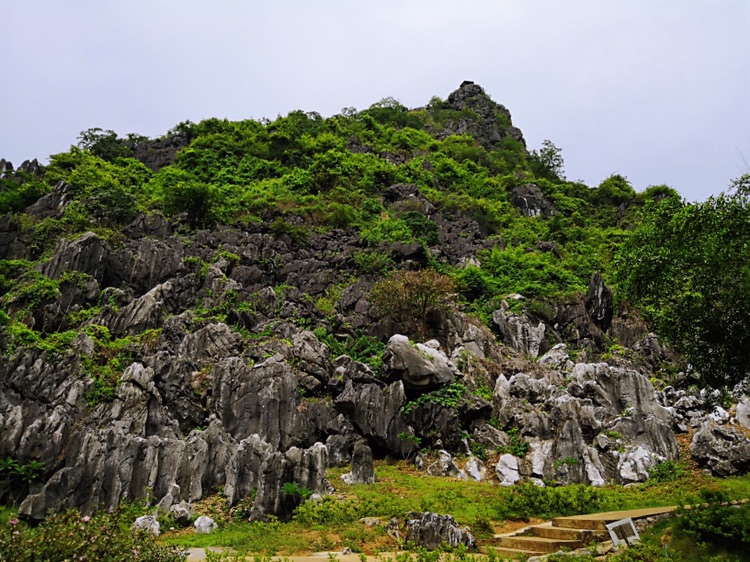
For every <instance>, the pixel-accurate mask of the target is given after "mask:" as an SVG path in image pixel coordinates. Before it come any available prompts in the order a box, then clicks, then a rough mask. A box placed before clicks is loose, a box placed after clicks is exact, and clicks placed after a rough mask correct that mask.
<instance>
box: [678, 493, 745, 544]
mask: <svg viewBox="0 0 750 562" xmlns="http://www.w3.org/2000/svg"><path fill="white" fill-rule="evenodd" d="M678 516H679V517H680V523H679V524H680V527H681V529H682V530H684V531H685V533H687V534H688V536H690V537H692V538H693V539H694V540H695V541H696V542H698V544H715V545H722V546H723V547H724V548H725V549H726V550H728V551H729V552H734V553H737V554H740V553H743V552H744V553H747V552H748V549H750V505H748V504H743V505H741V506H733V505H726V504H723V502H717V501H712V502H711V503H710V504H709V505H708V506H707V507H698V508H693V509H687V510H680V511H679V512H678Z"/></svg>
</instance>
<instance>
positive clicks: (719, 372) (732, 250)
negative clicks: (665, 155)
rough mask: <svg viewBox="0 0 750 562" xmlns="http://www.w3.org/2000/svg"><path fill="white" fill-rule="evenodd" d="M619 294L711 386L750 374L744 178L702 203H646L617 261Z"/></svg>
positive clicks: (749, 227) (748, 221)
mask: <svg viewBox="0 0 750 562" xmlns="http://www.w3.org/2000/svg"><path fill="white" fill-rule="evenodd" d="M616 280H617V282H618V287H619V290H620V294H621V295H622V296H623V297H625V298H626V299H628V300H629V301H630V302H631V303H633V304H635V305H636V306H639V307H641V308H642V310H643V311H644V312H645V313H646V315H647V316H648V317H649V318H650V319H651V320H652V321H653V322H654V323H655V325H656V327H657V329H658V330H659V332H660V333H661V334H662V335H664V336H665V337H666V338H667V339H668V340H670V341H671V342H672V343H673V344H675V345H676V346H677V348H678V349H679V350H680V351H681V352H682V353H683V354H684V355H685V357H686V358H687V359H688V360H689V361H690V362H691V363H692V365H693V366H694V367H695V369H696V371H697V372H698V374H699V375H700V377H701V380H702V381H703V382H704V383H705V384H707V385H711V386H724V385H732V384H735V383H738V382H740V381H742V380H743V379H745V378H746V377H748V375H750V175H748V174H746V175H744V176H742V177H741V178H739V179H737V180H735V181H734V182H732V187H731V189H730V190H729V192H728V193H722V194H720V195H719V196H717V197H711V198H710V199H708V200H707V201H705V202H703V203H686V202H685V201H684V200H682V199H680V198H679V197H677V196H670V197H667V198H665V199H663V200H661V201H658V202H650V203H649V204H647V205H646V207H645V208H644V210H643V214H642V223H641V224H640V226H638V227H637V228H636V229H635V231H634V232H633V233H632V235H631V236H630V238H629V239H628V241H627V242H626V243H625V244H624V246H623V248H622V250H621V251H620V253H619V255H618V257H617V260H616Z"/></svg>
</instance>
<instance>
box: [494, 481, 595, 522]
mask: <svg viewBox="0 0 750 562" xmlns="http://www.w3.org/2000/svg"><path fill="white" fill-rule="evenodd" d="M506 490H507V492H506V493H507V496H506V497H504V498H503V502H502V503H498V504H496V505H495V509H496V511H497V513H496V516H497V518H498V519H523V520H527V519H528V518H529V517H544V518H552V517H560V516H566V515H579V514H582V513H593V512H596V511H598V510H600V509H601V507H602V506H603V505H605V498H604V496H603V494H602V492H600V491H599V490H598V489H597V488H594V487H591V486H586V485H583V484H576V485H572V486H561V487H550V486H545V487H542V486H537V485H535V484H533V483H531V482H522V483H520V484H517V485H515V486H512V487H510V488H507V489H506Z"/></svg>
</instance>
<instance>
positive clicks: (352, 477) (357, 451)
mask: <svg viewBox="0 0 750 562" xmlns="http://www.w3.org/2000/svg"><path fill="white" fill-rule="evenodd" d="M341 479H342V480H343V481H344V482H346V483H347V484H350V485H351V484H372V483H373V482H375V469H374V468H373V465H372V450H371V449H370V447H368V446H367V444H366V443H364V442H362V441H358V442H357V444H356V445H354V451H353V452H352V471H351V472H348V473H346V474H343V475H341Z"/></svg>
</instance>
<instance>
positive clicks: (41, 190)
mask: <svg viewBox="0 0 750 562" xmlns="http://www.w3.org/2000/svg"><path fill="white" fill-rule="evenodd" d="M48 191H49V188H48V187H47V186H46V185H45V184H44V183H42V182H40V181H39V180H36V179H29V180H28V181H13V180H11V179H6V178H0V215H4V214H5V213H19V212H21V211H23V210H24V209H25V208H26V207H28V206H29V205H31V204H33V203H34V202H36V200H37V199H39V198H40V197H42V196H43V195H46V194H47V192H48Z"/></svg>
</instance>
